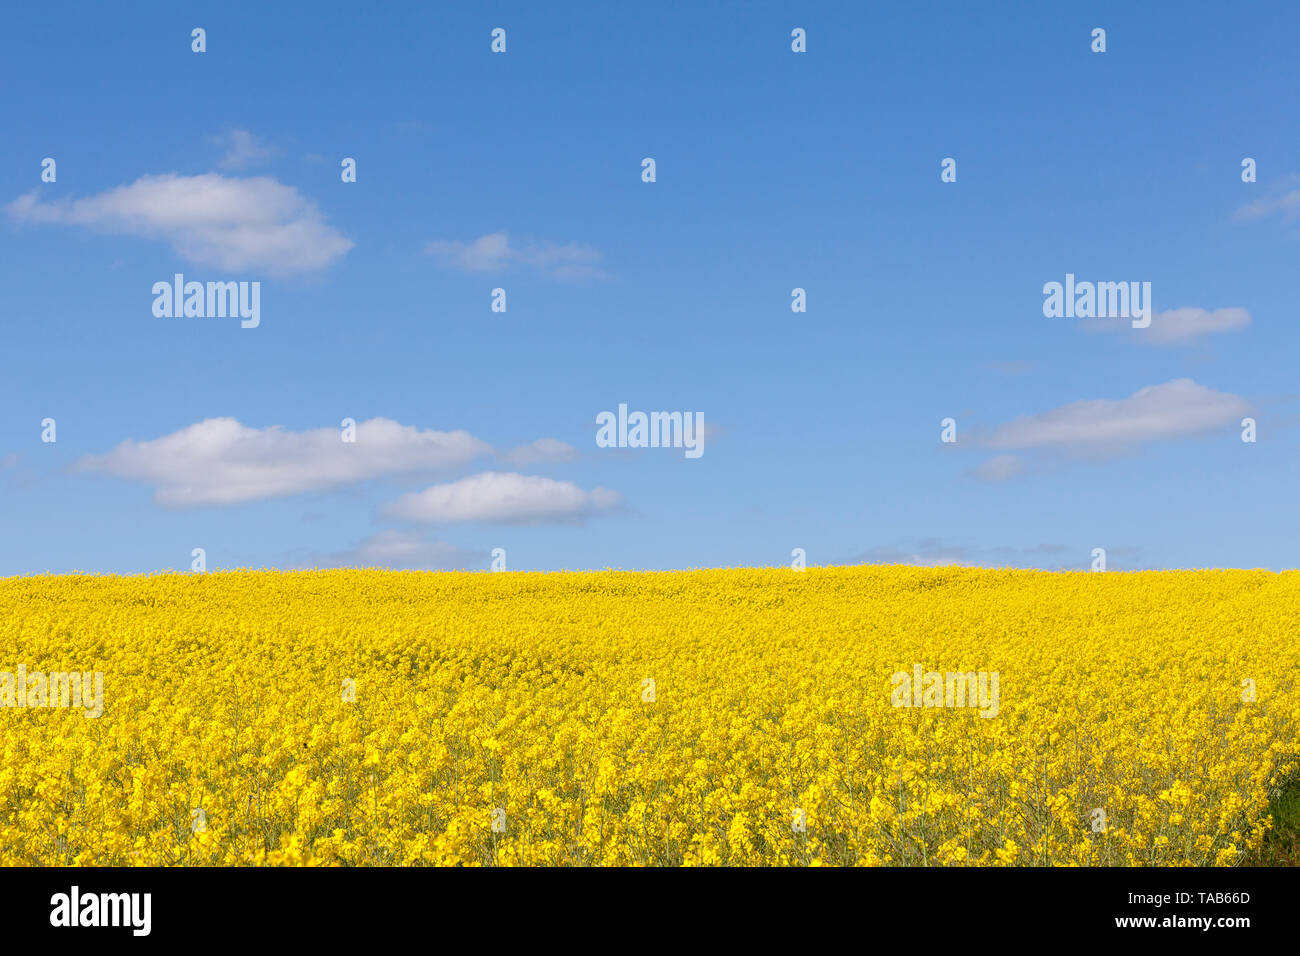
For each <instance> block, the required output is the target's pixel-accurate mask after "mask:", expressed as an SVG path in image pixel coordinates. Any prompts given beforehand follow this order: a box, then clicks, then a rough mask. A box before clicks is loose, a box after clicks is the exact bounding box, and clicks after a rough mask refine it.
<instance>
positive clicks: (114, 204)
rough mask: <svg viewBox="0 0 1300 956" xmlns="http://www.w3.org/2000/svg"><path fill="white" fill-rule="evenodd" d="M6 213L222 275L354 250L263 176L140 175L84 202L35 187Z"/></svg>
mask: <svg viewBox="0 0 1300 956" xmlns="http://www.w3.org/2000/svg"><path fill="white" fill-rule="evenodd" d="M5 210H6V211H7V212H8V214H9V215H10V216H11V217H13V218H14V219H15V220H17V221H19V222H26V223H57V224H63V225H72V226H83V227H85V228H87V229H91V230H94V231H96V232H102V233H110V234H118V235H130V236H137V237H140V238H145V239H161V240H164V241H166V242H169V243H170V244H171V245H172V248H173V249H174V250H175V251H176V254H177V255H179V256H181V257H182V258H184V259H186V260H187V261H189V262H193V263H196V264H199V265H208V266H216V267H218V268H221V269H225V270H228V271H235V270H241V269H261V270H265V271H266V272H268V273H271V274H273V275H286V274H292V273H299V272H308V271H312V270H316V269H321V268H324V267H325V266H327V265H329V264H330V263H332V262H333V261H334V260H336V259H338V258H339V257H340V256H342V255H344V254H345V253H346V252H347V251H348V250H349V249H351V248H352V246H353V243H352V242H351V240H349V239H347V238H345V237H344V236H342V235H341V234H340V233H339V232H338V231H337V230H335V229H334V228H333V227H331V226H330V225H329V224H328V223H326V221H325V218H324V216H323V215H322V214H321V212H320V210H319V209H317V208H316V206H315V205H314V204H313V203H312V202H310V201H309V200H307V199H306V198H304V197H303V196H301V195H300V194H299V193H298V191H297V190H296V189H294V188H293V187H291V186H285V185H283V184H282V183H280V182H278V181H276V180H275V179H273V178H271V177H268V176H260V177H255V178H251V179H237V178H231V177H227V176H222V175H220V174H218V173H205V174H203V175H201V176H179V175H177V174H176V173H168V174H166V175H162V176H142V177H141V178H140V179H137V180H136V181H135V182H134V183H131V184H130V185H129V186H118V187H117V188H115V189H110V190H108V191H107V192H103V193H99V194H98V195H95V196H89V197H86V198H84V199H56V200H45V199H42V198H41V196H40V194H39V191H37V190H33V191H32V192H30V193H27V194H26V195H24V196H20V197H19V198H18V199H15V200H14V201H13V202H11V203H9V205H8V206H6V207H5Z"/></svg>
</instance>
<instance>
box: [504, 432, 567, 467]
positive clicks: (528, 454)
mask: <svg viewBox="0 0 1300 956" xmlns="http://www.w3.org/2000/svg"><path fill="white" fill-rule="evenodd" d="M501 457H502V459H503V460H504V461H506V462H508V463H509V464H511V465H514V466H515V467H526V466H528V465H535V464H550V463H554V462H562V461H576V460H577V459H578V458H580V457H582V456H581V454H580V453H579V451H578V449H576V448H574V447H573V446H572V445H570V444H569V443H568V442H562V441H560V440H559V439H557V438H539V439H537V441H534V442H529V443H528V444H527V445H520V446H519V447H518V448H514V449H511V450H510V451H508V452H506V453H505V454H504V455H502V456H501Z"/></svg>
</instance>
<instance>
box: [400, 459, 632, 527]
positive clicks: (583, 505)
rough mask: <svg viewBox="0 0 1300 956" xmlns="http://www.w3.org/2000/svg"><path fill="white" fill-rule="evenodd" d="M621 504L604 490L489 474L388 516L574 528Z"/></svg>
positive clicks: (409, 499)
mask: <svg viewBox="0 0 1300 956" xmlns="http://www.w3.org/2000/svg"><path fill="white" fill-rule="evenodd" d="M621 500H622V499H621V496H620V495H619V494H618V493H617V492H614V491H609V490H607V489H605V488H593V489H592V490H591V491H585V490H583V489H582V488H579V487H578V486H577V485H575V484H573V483H571V482H568V481H554V480H552V479H550V478H542V477H539V476H537V475H520V474H514V473H501V472H484V473H483V474H479V475H473V476H472V477H469V478H464V479H461V480H460V481H453V482H449V483H446V484H440V485H434V486H433V487H432V488H426V489H425V490H424V491H420V492H416V493H414V494H409V495H404V496H403V497H401V498H399V499H398V500H397V501H395V502H393V504H391V505H389V506H388V507H387V508H386V509H385V510H384V513H385V515H386V516H387V517H390V518H399V519H403V520H407V521H419V522H428V523H431V524H454V523H458V522H464V521H485V522H493V523H502V524H536V523H541V522H574V521H581V520H582V519H584V518H586V517H588V516H590V515H592V514H595V513H597V512H601V511H608V510H609V509H611V508H613V507H615V506H616V505H617V504H618V503H619V502H620V501H621Z"/></svg>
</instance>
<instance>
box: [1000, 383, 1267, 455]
mask: <svg viewBox="0 0 1300 956" xmlns="http://www.w3.org/2000/svg"><path fill="white" fill-rule="evenodd" d="M1249 410H1250V406H1249V404H1248V403H1247V402H1246V400H1245V399H1243V398H1241V397H1240V396H1238V395H1231V394H1227V393H1225V392H1216V391H1214V390H1213V389H1209V388H1206V387H1205V386H1204V385H1198V384H1197V383H1196V382H1194V381H1192V380H1191V379H1190V378H1180V379H1175V380H1173V381H1171V382H1166V383H1165V384H1163V385H1148V386H1147V387H1146V388H1143V389H1140V390H1138V391H1137V392H1134V393H1133V394H1132V395H1130V396H1129V397H1128V398H1122V399H1118V400H1110V399H1090V400H1086V401H1080V402H1073V403H1071V404H1069V405H1063V406H1061V407H1060V408H1056V409H1052V410H1051V411H1047V412H1042V413H1040V414H1037V415H1026V416H1023V417H1021V418H1017V419H1016V420H1015V421H1013V422H1008V423H1007V424H1005V425H1002V426H1000V427H998V428H996V429H995V430H994V431H993V433H992V434H991V435H989V436H988V437H987V438H985V439H984V440H983V442H982V443H983V444H984V445H986V446H988V447H990V448H1000V449H1016V448H1051V447H1056V448H1066V449H1070V450H1081V451H1102V450H1107V451H1111V450H1118V449H1121V448H1125V447H1129V446H1132V445H1136V444H1140V443H1143V442H1151V441H1162V440H1168V439H1174V438H1185V437H1188V436H1191V435H1198V434H1204V433H1206V432H1211V431H1214V430H1216V429H1219V428H1225V427H1227V426H1229V425H1235V424H1237V423H1239V422H1240V421H1241V418H1242V416H1243V415H1245V414H1246V413H1247V412H1249Z"/></svg>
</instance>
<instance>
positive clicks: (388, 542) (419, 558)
mask: <svg viewBox="0 0 1300 956" xmlns="http://www.w3.org/2000/svg"><path fill="white" fill-rule="evenodd" d="M490 558H491V556H490V555H489V554H488V553H487V552H484V551H466V550H465V549H463V548H458V547H456V546H455V545H454V544H448V543H447V542H446V541H437V540H434V539H432V538H428V537H426V536H425V535H423V534H420V533H417V532H410V531H396V530H392V529H390V530H387V531H381V532H379V533H378V534H374V535H371V536H370V537H369V538H366V539H365V540H364V541H362V542H361V543H360V544H358V545H357V546H356V547H355V548H352V549H351V550H349V551H340V552H337V553H335V554H326V555H321V556H320V557H318V558H315V559H314V560H312V561H310V562H308V565H307V566H310V567H317V568H396V569H402V570H412V571H461V570H465V569H467V568H482V567H484V566H486V565H487V563H488V561H489V560H490Z"/></svg>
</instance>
